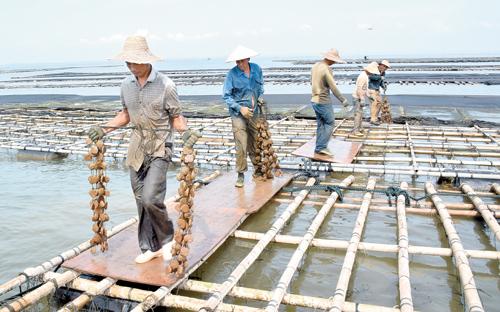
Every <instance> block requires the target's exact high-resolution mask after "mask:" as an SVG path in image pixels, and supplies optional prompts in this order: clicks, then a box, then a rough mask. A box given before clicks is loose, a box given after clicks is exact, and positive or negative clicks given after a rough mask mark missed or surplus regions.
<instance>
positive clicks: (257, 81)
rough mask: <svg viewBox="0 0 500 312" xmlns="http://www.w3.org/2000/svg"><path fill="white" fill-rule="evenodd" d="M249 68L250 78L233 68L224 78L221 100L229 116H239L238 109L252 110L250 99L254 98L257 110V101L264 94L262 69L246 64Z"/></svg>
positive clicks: (255, 65)
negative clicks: (224, 103)
mask: <svg viewBox="0 0 500 312" xmlns="http://www.w3.org/2000/svg"><path fill="white" fill-rule="evenodd" d="M248 64H249V66H250V76H249V77H247V76H246V75H245V72H243V71H242V70H241V69H239V68H238V66H235V67H233V68H232V69H231V70H230V71H229V72H228V73H227V76H226V80H225V81H224V89H223V95H222V98H223V99H224V101H225V102H226V104H227V106H228V107H229V115H231V116H239V115H240V107H241V106H246V107H249V108H252V97H253V98H254V108H255V109H257V108H258V105H257V99H258V98H259V97H261V96H262V94H264V80H263V77H262V69H261V68H260V67H259V65H257V64H255V63H248Z"/></svg>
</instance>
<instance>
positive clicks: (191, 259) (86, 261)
mask: <svg viewBox="0 0 500 312" xmlns="http://www.w3.org/2000/svg"><path fill="white" fill-rule="evenodd" d="M291 178H292V175H290V174H285V175H283V176H281V177H276V178H274V179H272V180H267V181H265V182H262V181H259V182H256V181H254V180H253V179H251V178H250V173H247V179H246V181H245V187H243V188H235V187H234V182H235V181H236V174H234V173H228V174H224V175H222V176H220V177H219V178H217V179H216V180H215V181H213V182H212V183H210V184H209V185H207V186H205V187H203V188H201V189H200V190H198V191H197V192H196V195H195V199H194V220H193V228H192V232H193V239H194V241H193V243H192V244H191V246H190V253H189V256H188V263H189V267H188V272H189V273H192V272H193V271H194V270H195V269H196V268H197V267H198V266H199V265H200V264H201V263H202V262H204V261H205V260H206V258H207V257H208V256H209V255H211V254H212V253H213V252H214V251H215V249H216V248H217V247H219V246H220V245H221V244H222V243H223V242H224V241H225V240H226V239H227V238H228V237H229V236H230V235H231V233H232V232H233V231H234V230H236V229H237V228H238V226H239V225H240V224H241V223H242V222H243V220H244V219H245V218H246V217H247V216H248V214H250V213H253V212H256V211H258V210H259V209H260V208H261V207H262V206H264V205H265V203H266V202H267V201H269V200H270V199H271V198H272V197H273V196H274V195H275V194H276V193H277V192H278V191H279V190H280V189H281V188H282V187H283V186H285V185H286V184H287V183H288V182H289V181H290V180H291ZM111 209H112V207H111ZM169 214H170V217H171V218H172V219H173V220H174V223H175V220H176V219H177V212H176V211H174V210H169ZM139 252H140V250H139V246H138V244H137V225H134V226H132V227H130V228H128V229H126V230H124V231H123V232H121V233H119V234H117V235H115V236H114V237H112V238H111V239H110V240H109V250H108V251H107V252H106V253H101V252H98V253H96V254H92V253H91V252H90V251H86V252H84V253H82V254H81V255H79V256H77V257H75V258H73V259H71V260H68V261H66V262H64V263H63V267H65V268H69V269H73V270H76V271H78V272H82V273H87V274H92V275H98V276H108V277H111V278H114V279H117V280H123V281H130V282H136V283H140V284H149V285H157V286H170V285H173V284H174V283H175V282H176V281H177V279H176V278H175V276H174V275H172V274H166V272H165V269H166V266H167V264H168V263H166V262H163V258H161V257H160V258H156V259H154V260H152V261H150V262H148V263H144V264H136V263H135V262H134V258H135V257H136V256H137V255H138V254H139Z"/></svg>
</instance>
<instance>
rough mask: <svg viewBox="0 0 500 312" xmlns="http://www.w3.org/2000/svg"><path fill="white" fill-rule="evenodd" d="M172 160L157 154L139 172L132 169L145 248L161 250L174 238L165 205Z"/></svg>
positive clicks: (140, 232)
mask: <svg viewBox="0 0 500 312" xmlns="http://www.w3.org/2000/svg"><path fill="white" fill-rule="evenodd" d="M168 165H169V162H168V160H167V159H165V158H160V157H156V158H153V159H152V160H151V163H150V164H149V166H148V167H146V168H144V167H141V168H140V169H139V171H138V172H135V171H134V170H133V169H131V170H130V181H131V185H132V190H133V191H134V195H135V199H136V202H137V210H138V214H139V225H138V227H139V229H138V238H139V248H141V250H142V252H145V251H147V250H151V251H157V250H159V249H161V248H162V246H163V245H164V244H165V243H167V242H169V241H170V240H172V236H173V233H174V228H173V224H172V221H171V220H170V219H169V217H168V213H167V209H166V207H165V204H164V201H165V193H166V190H167V181H166V179H167V169H168Z"/></svg>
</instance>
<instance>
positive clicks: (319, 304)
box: [45, 272, 399, 312]
mask: <svg viewBox="0 0 500 312" xmlns="http://www.w3.org/2000/svg"><path fill="white" fill-rule="evenodd" d="M58 275H60V273H53V272H48V273H46V275H45V279H50V278H54V277H55V276H58ZM97 284H98V283H97V282H95V281H91V280H88V279H83V278H76V279H75V280H73V281H72V282H70V283H69V284H68V285H67V286H68V287H69V288H73V289H76V290H79V291H87V290H88V289H91V288H93V287H95V285H97ZM221 286H222V285H221V284H216V283H209V282H202V281H195V280H187V281H185V282H184V283H182V284H181V285H179V289H182V290H187V291H193V292H199V293H213V292H215V291H217V290H218V289H220V287H221ZM150 294H151V292H149V291H145V290H141V289H137V288H130V287H124V286H118V285H113V286H111V287H110V288H109V289H108V290H107V291H106V292H105V295H107V296H109V297H112V298H119V299H126V300H132V301H143V300H144V298H146V297H147V296H149V295H150ZM228 295H230V296H232V297H236V298H241V299H246V300H259V301H268V300H269V299H270V297H271V295H272V293H271V292H270V291H265V290H260V289H254V288H246V287H238V286H236V287H234V288H233V289H232V290H231V291H230V292H229V294H228ZM174 299H175V300H174ZM203 302H204V301H203V300H199V299H194V298H189V297H182V296H173V295H170V296H168V297H166V298H165V299H164V300H163V301H162V302H160V305H162V306H169V307H173V308H184V309H187V310H191V311H198V309H199V307H200V306H202V305H203ZM283 302H284V303H286V304H287V305H291V306H300V307H306V308H312V309H327V308H328V306H329V304H330V301H329V300H328V299H325V298H320V297H311V296H302V295H295V294H286V295H285V297H284V298H283ZM188 303H189V306H187V305H188ZM181 305H182V306H181ZM245 308H249V309H253V308H250V307H242V306H235V305H229V304H225V303H221V304H220V306H219V307H218V309H217V311H233V310H231V309H235V310H234V311H247V310H245ZM251 311H255V310H251ZM258 311H262V310H260V309H259V310H258ZM368 311H370V312H373V311H380V312H397V311H399V309H396V308H390V307H383V306H376V305H371V304H362V303H353V302H346V310H345V312H368Z"/></svg>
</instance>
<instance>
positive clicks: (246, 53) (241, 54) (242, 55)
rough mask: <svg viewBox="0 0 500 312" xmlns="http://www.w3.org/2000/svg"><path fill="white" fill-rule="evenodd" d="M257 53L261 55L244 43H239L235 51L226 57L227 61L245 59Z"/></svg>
mask: <svg viewBox="0 0 500 312" xmlns="http://www.w3.org/2000/svg"><path fill="white" fill-rule="evenodd" d="M257 55H259V53H258V52H255V51H254V50H252V49H249V48H247V47H244V46H242V45H239V46H237V47H236V49H234V50H233V52H231V54H229V56H228V57H227V59H226V63H229V62H236V61H239V60H244V59H247V58H251V57H254V56H257Z"/></svg>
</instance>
